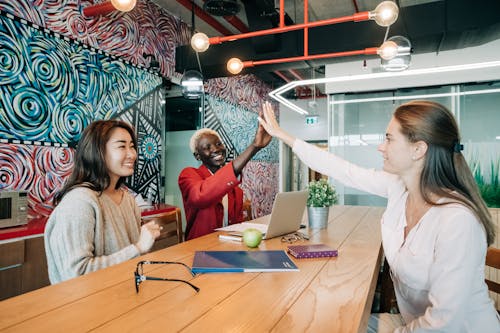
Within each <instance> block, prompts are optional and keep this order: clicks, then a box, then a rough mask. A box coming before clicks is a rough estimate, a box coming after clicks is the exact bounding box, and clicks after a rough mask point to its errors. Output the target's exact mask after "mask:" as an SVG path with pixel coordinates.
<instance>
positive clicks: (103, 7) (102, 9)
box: [83, 1, 116, 17]
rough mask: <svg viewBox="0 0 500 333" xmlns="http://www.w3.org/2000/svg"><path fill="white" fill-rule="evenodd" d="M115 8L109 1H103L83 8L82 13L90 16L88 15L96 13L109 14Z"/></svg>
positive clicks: (95, 14)
mask: <svg viewBox="0 0 500 333" xmlns="http://www.w3.org/2000/svg"><path fill="white" fill-rule="evenodd" d="M115 10H116V8H115V6H113V4H112V3H111V1H105V2H102V3H98V4H97V5H92V6H89V7H86V8H83V15H85V16H87V17H90V16H97V15H106V14H109V13H111V12H113V11H115Z"/></svg>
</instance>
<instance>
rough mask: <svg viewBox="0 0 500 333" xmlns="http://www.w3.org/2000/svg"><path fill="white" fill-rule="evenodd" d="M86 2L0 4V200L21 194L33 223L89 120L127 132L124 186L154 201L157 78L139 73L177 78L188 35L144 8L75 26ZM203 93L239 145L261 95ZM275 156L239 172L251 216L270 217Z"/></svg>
mask: <svg viewBox="0 0 500 333" xmlns="http://www.w3.org/2000/svg"><path fill="white" fill-rule="evenodd" d="M94 2H95V3H97V1H92V0H60V1H48V0H0V11H1V12H0V46H1V47H0V59H2V60H1V61H0V140H3V142H2V143H0V157H1V161H0V190H3V189H22V190H29V191H30V197H29V205H30V208H31V209H32V213H33V212H34V211H36V212H37V214H41V215H42V216H46V215H48V214H49V212H50V210H51V199H52V195H53V193H54V192H55V190H56V189H57V188H59V187H60V184H62V182H63V181H64V179H65V178H66V177H67V175H68V174H69V172H70V168H71V165H72V161H73V154H74V152H73V149H72V148H71V145H72V143H74V142H76V141H77V140H78V139H79V136H80V133H81V131H82V130H83V129H84V128H85V127H86V126H87V125H88V124H89V123H90V122H91V121H93V120H96V119H109V118H114V117H118V118H121V119H124V120H126V121H128V122H130V123H131V124H133V125H134V126H135V127H136V129H137V132H138V137H139V147H140V148H141V149H142V151H140V152H139V159H138V167H137V172H136V173H134V176H133V177H131V179H130V181H129V183H128V184H127V185H128V186H129V187H130V188H131V189H133V190H134V191H136V192H140V193H142V194H143V196H146V194H147V193H149V192H148V191H149V189H152V190H153V192H154V198H155V200H160V199H161V198H160V196H159V189H160V186H161V182H160V179H161V175H160V170H161V164H160V162H161V153H162V146H161V128H162V123H163V122H164V118H163V117H164V115H163V110H162V106H161V103H158V102H157V101H158V100H159V97H160V96H161V94H162V92H161V89H160V88H159V85H161V78H160V77H159V76H156V75H154V73H152V70H147V68H149V64H150V61H151V60H152V59H153V58H154V59H155V60H157V61H158V62H159V64H160V68H159V69H158V74H160V75H162V76H163V77H165V78H172V77H179V76H180V74H179V73H175V72H174V68H175V66H174V65H175V63H174V62H175V47H176V46H177V45H185V44H188V43H189V39H190V35H191V31H190V27H189V26H187V24H185V23H184V22H181V21H180V20H179V19H178V18H176V17H174V16H172V15H170V14H169V13H167V12H166V11H165V10H163V9H161V8H159V7H158V6H157V5H156V4H154V3H153V2H152V1H138V2H137V6H136V8H135V9H134V10H132V11H130V12H128V13H120V12H113V13H110V14H108V15H103V16H98V17H90V18H89V17H85V16H83V14H82V10H83V8H85V7H87V6H90V5H92V4H94ZM146 55H152V56H146ZM206 88H207V89H206V90H207V92H208V93H209V94H210V95H212V96H213V97H214V104H217V110H218V111H217V112H220V113H221V116H222V117H223V118H224V121H227V124H225V126H227V129H228V131H231V132H230V133H231V135H233V137H234V138H235V141H234V142H235V143H236V144H238V145H239V146H241V145H244V144H245V142H248V141H245V140H248V139H249V138H250V137H251V136H253V133H255V127H254V128H247V126H246V125H247V124H249V123H252V124H254V123H255V117H256V114H257V113H258V111H259V110H260V108H261V105H262V103H263V102H264V101H265V100H266V99H267V94H268V92H269V91H270V88H269V87H267V86H265V84H263V83H262V82H261V81H260V80H259V79H257V78H256V77H255V76H253V75H245V76H240V77H235V78H221V79H213V80H209V82H208V84H207V86H206ZM234 105H237V106H238V107H233V106H234ZM240 122H242V123H243V124H244V125H241V123H240ZM5 140H7V142H6V141H5ZM14 142H15V143H14ZM45 144H48V146H45ZM68 144H69V145H68ZM276 156H277V155H276V146H275V147H274V148H272V147H270V148H269V149H267V150H263V151H262V152H260V153H259V155H258V156H256V158H257V160H255V161H253V162H251V163H249V164H248V165H247V167H246V170H245V177H244V183H243V188H244V191H245V196H246V197H251V198H252V203H253V205H254V213H257V215H262V214H267V213H269V212H270V209H271V205H272V201H273V199H274V194H275V193H276V191H277V186H278V185H277V179H278V177H277V162H276V161H277V160H276V158H277V157H276ZM270 175H274V176H272V177H270Z"/></svg>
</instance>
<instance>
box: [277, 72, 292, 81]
mask: <svg viewBox="0 0 500 333" xmlns="http://www.w3.org/2000/svg"><path fill="white" fill-rule="evenodd" d="M273 73H274V74H276V75H278V76H279V77H280V78H281V79H282V80H283V81H285V82H286V83H288V82H290V81H292V80H290V79H289V78H288V77H286V76H285V74H283V73H281V72H280V71H274V72H273Z"/></svg>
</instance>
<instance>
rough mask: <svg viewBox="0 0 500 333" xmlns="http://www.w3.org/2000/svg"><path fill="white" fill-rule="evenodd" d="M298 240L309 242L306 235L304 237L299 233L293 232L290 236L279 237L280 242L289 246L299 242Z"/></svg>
mask: <svg viewBox="0 0 500 333" xmlns="http://www.w3.org/2000/svg"><path fill="white" fill-rule="evenodd" d="M299 240H309V237H308V236H307V235H304V234H303V233H301V232H294V233H292V234H288V235H285V236H283V237H281V241H282V242H283V243H289V244H291V243H295V242H296V241H299Z"/></svg>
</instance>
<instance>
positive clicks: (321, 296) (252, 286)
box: [0, 206, 383, 333]
mask: <svg viewBox="0 0 500 333" xmlns="http://www.w3.org/2000/svg"><path fill="white" fill-rule="evenodd" d="M382 212H383V209H382V208H379V207H360V206H334V207H332V209H331V211H330V217H329V226H328V228H327V229H323V230H321V231H319V230H314V231H313V230H308V231H307V232H309V234H310V240H309V243H320V242H322V243H326V244H328V245H330V246H332V247H334V248H337V249H338V250H339V256H338V258H318V259H300V260H298V259H294V262H295V263H296V264H297V266H298V267H299V268H300V271H299V272H277V273H225V274H203V275H198V276H196V277H194V278H193V277H191V276H190V274H189V273H188V272H187V271H186V270H185V269H184V268H182V267H180V265H161V266H158V265H147V266H145V268H147V269H148V271H147V274H148V275H151V276H160V277H169V278H180V279H188V280H190V281H191V282H192V283H193V284H195V285H197V286H198V287H200V288H201V290H200V292H199V293H198V294H197V293H196V292H195V291H194V290H193V289H191V288H190V287H189V286H187V285H185V284H183V283H177V282H165V281H145V282H143V283H141V285H140V291H139V293H138V294H136V291H135V287H134V280H133V272H134V270H135V266H136V263H137V262H138V261H139V260H140V259H148V260H170V261H182V262H184V263H186V264H188V265H191V264H192V260H193V255H194V251H196V250H208V249H210V250H241V249H246V248H245V247H244V245H242V244H241V243H237V242H231V241H220V240H219V239H218V237H217V233H214V234H210V235H207V236H204V237H201V238H197V239H194V240H191V241H188V242H184V243H181V244H178V245H175V246H172V247H169V248H166V249H163V250H160V251H156V252H153V253H150V254H147V255H144V256H143V257H141V258H136V259H134V260H129V261H127V262H125V263H122V264H119V265H115V266H113V267H110V268H107V269H103V270H100V271H98V272H94V273H90V274H87V275H85V276H82V277H79V278H76V279H72V280H69V281H66V282H63V283H60V284H57V285H54V286H49V287H45V288H42V289H38V290H35V291H33V292H30V293H27V294H24V295H21V296H18V297H14V298H11V299H8V300H5V301H3V302H0V330H2V331H6V332H11V331H12V332H48V331H51V332H83V331H103V332H153V331H155V332H173V331H183V332H204V333H205V332H268V331H274V332H306V331H308V332H342V333H345V332H364V331H365V330H366V325H367V320H368V316H369V314H370V308H371V304H372V299H373V294H374V290H375V284H376V279H377V272H378V268H379V264H380V257H381V237H380V224H379V221H380V217H381V215H382ZM304 243H307V241H304ZM286 245H287V244H286V243H282V242H281V239H280V238H274V239H270V240H266V241H264V242H263V243H262V244H261V245H260V247H259V249H260V250H274V249H285V248H286ZM148 266H149V267H148Z"/></svg>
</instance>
